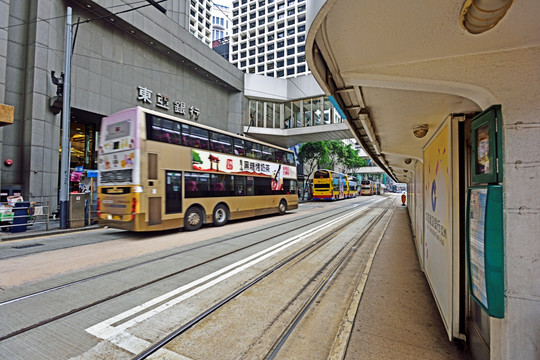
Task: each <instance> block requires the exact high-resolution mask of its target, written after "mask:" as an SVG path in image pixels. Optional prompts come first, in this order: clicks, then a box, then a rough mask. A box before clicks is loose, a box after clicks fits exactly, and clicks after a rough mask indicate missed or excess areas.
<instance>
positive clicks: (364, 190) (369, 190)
mask: <svg viewBox="0 0 540 360" xmlns="http://www.w3.org/2000/svg"><path fill="white" fill-rule="evenodd" d="M360 195H369V196H371V195H373V181H371V180H362V181H361V182H360Z"/></svg>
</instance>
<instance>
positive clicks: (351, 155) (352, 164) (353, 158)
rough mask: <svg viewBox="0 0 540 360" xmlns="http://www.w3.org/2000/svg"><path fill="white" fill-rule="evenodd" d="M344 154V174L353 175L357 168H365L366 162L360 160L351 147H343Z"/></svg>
mask: <svg viewBox="0 0 540 360" xmlns="http://www.w3.org/2000/svg"><path fill="white" fill-rule="evenodd" d="M345 152H346V155H345V158H344V160H343V162H342V164H343V167H344V169H345V172H346V173H353V172H356V170H358V168H360V167H363V166H367V161H366V160H365V159H362V158H361V157H360V156H359V155H358V152H356V150H354V149H353V148H352V146H351V145H347V146H346V147H345Z"/></svg>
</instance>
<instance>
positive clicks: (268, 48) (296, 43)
mask: <svg viewBox="0 0 540 360" xmlns="http://www.w3.org/2000/svg"><path fill="white" fill-rule="evenodd" d="M306 3H307V2H306V0H279V1H276V0H234V1H233V7H232V19H233V24H232V31H231V52H230V59H229V60H230V62H231V63H232V64H233V65H235V66H236V67H238V68H239V69H240V70H242V71H244V72H245V73H249V74H261V75H266V76H271V77H280V78H288V77H296V76H299V75H306V74H308V73H309V69H308V66H307V64H306V56H305V41H306Z"/></svg>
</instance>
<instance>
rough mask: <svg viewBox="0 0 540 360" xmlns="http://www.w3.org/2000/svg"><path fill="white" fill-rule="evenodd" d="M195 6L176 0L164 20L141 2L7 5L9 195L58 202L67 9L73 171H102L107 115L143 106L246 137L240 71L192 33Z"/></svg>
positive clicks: (4, 183)
mask: <svg viewBox="0 0 540 360" xmlns="http://www.w3.org/2000/svg"><path fill="white" fill-rule="evenodd" d="M193 3H194V2H193V1H189V0H185V1H174V2H170V1H169V2H167V3H166V4H165V3H164V5H165V6H166V10H167V12H166V13H165V14H164V13H162V12H160V11H158V10H157V9H156V8H154V7H152V6H141V4H137V5H138V6H136V5H130V4H128V3H124V4H122V5H120V6H110V5H107V4H106V3H104V2H102V1H85V0H81V1H68V2H66V1H63V0H52V1H51V0H47V1H44V0H39V1H35V0H32V1H30V0H28V1H24V0H23V1H21V0H17V1H12V0H1V1H0V10H1V11H0V34H2V36H0V48H1V49H2V51H0V103H4V104H8V105H12V106H14V112H15V114H14V119H15V120H14V123H13V124H12V125H9V126H4V127H3V128H0V158H1V159H2V165H1V176H0V179H1V188H2V193H4V194H7V193H10V192H13V191H20V192H21V193H22V196H23V198H24V199H25V200H30V201H34V200H35V201H49V202H50V204H51V207H52V208H53V211H54V207H55V206H56V204H57V201H58V190H59V163H60V161H59V159H60V152H61V149H60V139H61V131H62V129H61V115H62V114H61V112H60V110H61V106H62V105H61V103H62V102H61V101H59V98H58V96H59V94H60V95H61V91H59V89H58V87H57V85H55V83H53V79H54V81H55V82H57V83H58V81H61V79H62V77H61V73H63V72H64V44H65V39H64V34H65V32H66V9H67V6H70V7H72V9H73V19H80V24H79V25H78V27H77V28H76V31H75V28H74V33H75V32H76V33H77V36H76V37H74V48H73V55H72V58H71V97H70V100H71V125H70V129H68V130H67V131H69V133H70V142H71V149H70V154H71V164H70V166H71V168H74V167H76V166H78V167H82V168H83V169H84V170H87V169H95V168H96V144H97V139H98V137H99V125H100V121H101V118H102V117H104V116H107V115H109V114H112V113H114V112H117V111H120V110H123V109H126V108H130V107H134V106H137V105H139V106H143V107H147V108H151V109H155V110H158V111H161V112H163V113H166V114H169V115H175V116H178V117H181V118H184V119H190V120H192V121H197V122H200V123H203V124H206V125H210V126H214V127H217V128H221V129H224V130H228V131H232V132H235V133H239V132H241V131H242V113H243V110H244V107H247V102H246V100H245V98H244V96H243V84H244V82H243V73H242V72H241V71H239V70H238V69H236V68H235V67H234V66H232V65H231V64H229V63H228V62H227V61H226V60H225V59H223V58H222V57H220V56H219V55H218V54H216V53H215V52H214V51H212V50H211V49H210V47H209V46H207V45H205V44H204V43H202V42H200V41H197V40H196V39H195V38H194V37H193V36H192V34H191V33H192V29H193V28H192V25H193V24H192V16H191V14H192V9H193V6H194V4H193ZM198 3H201V2H200V1H199V2H198ZM198 3H197V4H196V5H197V6H198ZM206 3H208V4H210V3H211V2H210V1H207V2H206ZM203 5H204V4H203ZM204 6H206V5H204ZM204 9H206V7H204ZM210 9H211V7H210V6H208V18H207V17H206V16H205V17H204V19H203V20H204V21H203V22H204V23H206V20H208V24H210V22H211V17H210ZM74 22H76V20H74ZM208 29H210V26H208ZM208 41H210V33H208ZM52 71H54V75H52V74H51V72H52ZM190 109H191V110H192V111H189V110H190ZM5 159H10V160H12V165H11V166H6V165H5V163H4V160H5ZM73 185H74V184H73ZM70 190H77V189H76V188H72V189H70Z"/></svg>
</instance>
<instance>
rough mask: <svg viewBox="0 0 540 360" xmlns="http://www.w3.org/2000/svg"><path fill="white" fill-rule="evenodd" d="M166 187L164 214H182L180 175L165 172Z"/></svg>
mask: <svg viewBox="0 0 540 360" xmlns="http://www.w3.org/2000/svg"><path fill="white" fill-rule="evenodd" d="M165 174H166V179H167V185H166V187H165V213H167V214H171V213H179V212H182V173H181V172H179V171H166V172H165Z"/></svg>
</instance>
